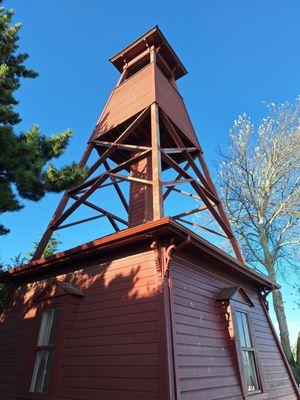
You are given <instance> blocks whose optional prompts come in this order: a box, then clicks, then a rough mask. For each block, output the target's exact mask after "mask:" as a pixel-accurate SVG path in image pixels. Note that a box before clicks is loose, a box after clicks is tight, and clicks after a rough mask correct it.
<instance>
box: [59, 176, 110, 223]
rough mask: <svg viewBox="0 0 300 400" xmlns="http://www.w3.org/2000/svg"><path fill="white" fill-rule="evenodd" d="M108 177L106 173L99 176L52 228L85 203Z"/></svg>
mask: <svg viewBox="0 0 300 400" xmlns="http://www.w3.org/2000/svg"><path fill="white" fill-rule="evenodd" d="M107 178H108V176H107V175H106V174H105V175H101V176H100V177H98V178H97V180H96V181H95V182H94V183H93V184H92V186H91V187H89V188H88V189H87V190H86V191H85V192H84V193H83V194H82V195H81V196H80V197H78V200H76V201H75V203H73V204H72V205H71V206H70V207H69V208H68V209H67V210H66V211H65V212H64V213H63V214H62V215H61V216H60V217H59V218H57V219H56V220H55V221H54V222H53V224H52V226H51V228H52V229H56V228H57V227H58V226H59V225H60V224H61V223H62V222H63V221H64V220H65V219H66V218H68V216H69V215H70V214H72V212H74V211H75V210H76V209H77V208H78V207H79V206H80V204H81V203H83V202H84V201H85V200H86V199H87V198H88V197H89V196H90V195H91V194H93V193H94V191H95V190H96V189H98V187H99V186H100V185H101V184H102V183H103V182H105V181H106V179H107Z"/></svg>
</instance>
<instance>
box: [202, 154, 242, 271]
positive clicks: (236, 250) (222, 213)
mask: <svg viewBox="0 0 300 400" xmlns="http://www.w3.org/2000/svg"><path fill="white" fill-rule="evenodd" d="M198 159H199V162H200V165H201V168H202V170H203V172H204V175H205V177H206V180H207V182H208V183H209V186H210V187H211V189H212V191H213V193H214V194H215V196H216V197H218V194H217V189H216V187H215V185H214V183H213V180H212V179H211V176H210V173H209V170H208V168H207V165H206V163H205V160H204V157H203V155H202V154H201V153H200V154H198ZM217 207H218V210H219V214H220V216H221V218H222V219H223V221H226V224H227V225H228V227H229V229H230V232H231V238H230V242H231V245H232V248H233V250H234V253H235V255H236V258H237V259H238V260H239V261H241V262H242V263H243V264H245V263H246V262H245V259H244V256H243V253H242V251H241V249H240V246H239V244H238V241H237V240H236V237H235V235H234V233H233V230H232V228H231V224H230V222H229V220H228V218H227V215H226V213H225V210H224V207H223V204H222V203H221V202H220V201H219V203H218V204H217Z"/></svg>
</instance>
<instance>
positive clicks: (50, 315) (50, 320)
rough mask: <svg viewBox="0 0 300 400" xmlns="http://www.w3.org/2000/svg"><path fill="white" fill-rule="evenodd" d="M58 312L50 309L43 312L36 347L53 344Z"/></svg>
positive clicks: (55, 309)
mask: <svg viewBox="0 0 300 400" xmlns="http://www.w3.org/2000/svg"><path fill="white" fill-rule="evenodd" d="M59 312H60V309H59V308H51V309H49V310H46V311H44V312H43V316H42V322H41V327H40V332H39V337H38V343H37V345H38V346H47V345H53V344H54V340H55V333H56V329H57V323H58V317H59Z"/></svg>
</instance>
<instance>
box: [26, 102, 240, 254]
mask: <svg viewBox="0 0 300 400" xmlns="http://www.w3.org/2000/svg"><path fill="white" fill-rule="evenodd" d="M149 115H150V117H151V139H152V140H151V142H152V146H151V147H148V146H134V145H128V144H125V143H124V142H125V140H126V139H128V138H129V136H130V135H131V134H132V133H133V132H134V131H135V129H136V128H137V127H138V126H139V124H140V123H141V122H142V121H144V119H145V118H146V117H148V116H149ZM159 119H160V121H161V122H162V123H163V124H164V126H165V128H166V129H167V130H168V132H169V134H170V136H171V137H172V139H173V140H174V142H175V143H176V145H177V147H175V148H161V147H160V143H159V142H160V141H159ZM103 148H104V149H105V150H104V152H103ZM120 148H122V150H123V151H124V150H125V151H127V152H128V153H130V154H131V157H130V158H129V159H128V160H126V161H124V162H122V163H120V164H119V165H117V166H116V167H113V168H111V167H110V166H109V163H108V159H109V157H110V156H111V155H112V154H113V153H115V152H116V151H118V149H120ZM99 149H101V150H102V154H101V152H99ZM93 150H96V152H97V153H99V154H100V155H99V159H98V160H97V161H96V162H95V163H94V164H93V165H92V166H91V167H90V168H89V172H88V175H87V177H86V179H85V180H84V181H83V182H82V183H81V184H80V185H78V186H76V187H74V188H72V189H70V190H68V191H66V192H65V194H64V195H63V197H62V200H61V202H60V203H59V205H58V207H57V209H56V211H55V213H54V215H53V217H52V218H51V221H50V223H49V225H48V227H47V229H46V231H45V233H44V235H43V237H42V239H41V241H40V243H39V245H38V247H37V249H36V252H35V254H34V257H33V260H36V259H38V258H40V257H41V256H42V254H43V252H44V250H45V248H46V246H47V244H48V242H49V240H50V238H51V235H52V233H53V232H54V231H57V230H61V229H64V228H68V227H71V226H74V225H78V224H81V223H85V222H88V221H91V220H94V219H99V218H107V219H108V220H109V222H110V224H111V226H112V228H113V229H114V231H115V232H117V231H119V230H120V229H121V228H120V227H119V224H122V226H123V227H125V228H127V227H128V220H125V219H124V218H121V217H119V216H118V215H116V214H114V213H112V212H109V211H107V210H106V209H104V208H102V207H100V206H99V205H97V204H94V203H92V202H90V201H88V199H89V197H90V196H91V195H92V194H93V193H94V192H95V191H96V190H99V189H101V188H103V187H107V186H113V187H114V188H115V190H116V193H117V195H118V196H119V198H120V200H121V202H122V204H123V206H124V209H125V211H126V213H128V210H129V205H128V201H127V199H126V196H125V195H124V193H123V191H122V186H121V183H122V182H124V181H129V182H132V181H133V182H138V183H140V184H143V185H149V186H151V187H152V190H153V210H154V216H153V220H158V219H160V218H162V217H163V215H164V212H163V202H164V201H165V200H166V199H167V198H168V196H169V195H170V194H171V193H172V192H173V191H174V192H177V193H179V194H181V195H182V196H187V197H190V198H193V199H195V200H198V201H199V202H201V203H202V204H201V206H199V207H197V208H195V209H192V210H187V211H185V212H183V213H180V214H177V215H174V216H172V218H173V219H174V220H177V221H179V222H183V223H186V224H188V225H191V226H192V227H193V228H196V229H199V230H202V231H207V232H210V233H213V234H215V235H219V236H221V237H224V238H226V239H229V240H230V242H231V245H232V247H233V250H234V252H235V255H236V257H237V259H238V260H239V261H241V262H244V259H243V257H242V254H241V251H240V249H239V246H238V244H237V241H236V238H235V236H234V234H233V231H232V228H231V226H230V223H229V221H228V219H227V217H226V214H225V212H224V209H223V206H222V203H221V201H220V199H219V197H218V194H217V191H216V188H215V186H214V184H213V182H212V180H211V178H210V175H209V172H208V169H207V166H206V163H205V160H204V158H203V153H202V151H201V149H199V148H197V147H188V148H187V147H186V146H185V145H184V144H183V142H182V140H181V138H180V136H179V135H178V133H177V131H176V129H175V127H174V125H173V123H172V121H171V120H170V119H169V118H168V116H167V115H166V114H165V113H164V111H162V110H161V109H159V107H158V106H157V104H156V103H153V104H152V105H151V106H150V107H147V108H146V109H144V110H143V111H142V112H140V113H139V114H138V115H137V116H136V118H135V119H134V121H133V122H132V123H131V124H130V125H129V126H128V127H127V128H126V129H125V130H124V132H123V133H122V134H121V135H119V137H118V138H117V139H116V140H114V141H113V142H108V141H105V142H102V141H101V140H97V139H95V140H93V141H91V142H90V143H89V145H88V147H87V149H86V151H85V153H84V155H83V157H82V159H81V161H80V163H79V165H80V166H81V167H84V166H85V165H86V164H87V162H88V159H89V157H90V155H91V152H92V151H93ZM178 153H180V154H181V155H182V156H183V158H184V159H185V161H186V165H185V166H184V167H182V166H181V165H179V163H177V162H176V161H174V159H173V158H172V155H173V154H178ZM132 154H133V155H132ZM149 156H151V159H152V171H153V174H152V175H153V176H152V180H149V179H147V180H146V179H141V178H136V177H133V176H130V175H128V172H126V173H125V174H124V172H123V174H121V173H120V172H121V171H124V170H125V171H126V170H128V168H129V167H130V166H131V165H133V164H134V163H136V162H138V161H140V160H143V159H145V158H147V157H149ZM197 161H198V162H199V164H200V167H199V166H198V165H197ZM162 162H164V164H165V165H167V167H168V168H172V169H173V170H174V171H176V172H177V174H178V175H177V177H176V179H175V180H172V181H167V182H163V181H162V178H161V175H162ZM101 165H103V166H104V167H105V171H104V172H103V173H101V174H97V175H96V176H95V177H93V178H91V175H92V174H94V173H95V172H97V170H98V169H99V167H100V166H101ZM201 167H202V171H201ZM189 170H193V172H194V174H195V175H196V178H194V177H193V176H192V175H191V173H190V172H189ZM182 184H186V185H187V186H188V185H190V186H191V188H192V189H194V191H195V192H196V194H194V193H190V192H188V191H185V190H181V189H178V188H177V187H176V186H177V185H182ZM163 189H165V191H164V192H163ZM72 199H73V200H74V202H73V204H71V205H70V206H69V207H67V205H68V202H69V201H70V200H72ZM81 205H85V206H87V207H89V208H91V209H93V210H96V211H98V212H99V215H97V216H93V217H89V218H85V219H81V220H79V221H75V222H71V223H64V222H65V221H66V220H67V218H68V217H69V216H70V215H71V214H72V213H73V212H74V211H75V210H76V209H77V208H78V207H79V206H81ZM204 210H208V211H209V212H210V213H211V215H212V216H213V218H214V219H215V221H216V222H217V223H218V225H219V227H220V228H221V232H218V231H216V230H213V229H210V228H208V227H205V226H203V225H200V224H197V223H194V222H190V221H188V220H186V219H185V217H187V216H189V215H192V214H197V213H201V212H202V211H204Z"/></svg>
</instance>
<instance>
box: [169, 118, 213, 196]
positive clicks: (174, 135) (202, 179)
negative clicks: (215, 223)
mask: <svg viewBox="0 0 300 400" xmlns="http://www.w3.org/2000/svg"><path fill="white" fill-rule="evenodd" d="M161 118H162V120H163V122H164V125H165V127H166V128H167V130H168V132H169V134H170V135H171V136H172V138H173V140H174V142H175V143H176V145H177V146H178V147H179V148H183V149H184V147H185V146H184V143H183V142H182V140H181V138H180V136H179V135H178V133H177V131H176V129H175V128H174V126H173V124H172V122H171V121H170V119H169V118H168V116H167V114H165V113H164V112H163V111H162V115H161ZM182 153H183V154H184V156H185V158H186V159H187V161H189V162H190V164H191V167H192V168H193V170H194V172H195V174H196V175H197V178H198V179H199V180H200V182H201V183H202V185H203V186H204V188H205V190H206V191H207V195H208V197H210V198H211V199H212V200H213V201H215V199H216V196H214V194H213V193H211V187H210V185H209V184H208V183H207V181H206V179H205V177H204V176H203V175H202V173H201V171H200V170H199V168H198V167H197V165H196V164H195V162H194V160H193V158H192V157H191V155H190V154H189V152H188V151H186V150H183V151H182ZM216 200H217V201H219V200H218V199H216Z"/></svg>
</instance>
